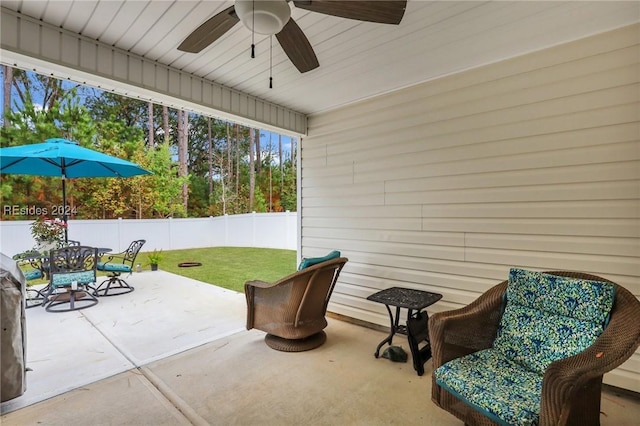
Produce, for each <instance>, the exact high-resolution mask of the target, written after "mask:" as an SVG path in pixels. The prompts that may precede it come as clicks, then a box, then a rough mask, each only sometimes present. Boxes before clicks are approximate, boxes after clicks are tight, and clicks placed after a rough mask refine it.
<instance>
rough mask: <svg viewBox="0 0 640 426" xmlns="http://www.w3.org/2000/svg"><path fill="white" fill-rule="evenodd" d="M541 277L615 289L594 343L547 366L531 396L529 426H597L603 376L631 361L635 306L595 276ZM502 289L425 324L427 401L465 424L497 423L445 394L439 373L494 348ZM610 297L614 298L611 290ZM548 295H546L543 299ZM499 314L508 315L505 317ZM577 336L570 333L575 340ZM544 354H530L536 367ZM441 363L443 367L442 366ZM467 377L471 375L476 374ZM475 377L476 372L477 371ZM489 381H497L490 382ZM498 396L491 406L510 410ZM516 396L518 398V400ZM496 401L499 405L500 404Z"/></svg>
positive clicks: (637, 327)
mask: <svg viewBox="0 0 640 426" xmlns="http://www.w3.org/2000/svg"><path fill="white" fill-rule="evenodd" d="M546 274H550V275H553V276H557V277H558V276H559V277H570V278H577V279H581V280H593V281H599V282H604V283H610V284H611V285H613V286H614V289H615V290H614V291H615V296H613V295H612V296H610V299H611V302H612V304H613V307H612V308H611V311H610V314H609V317H608V324H607V322H606V320H605V322H604V327H605V328H604V331H602V332H601V334H599V336H597V335H596V336H595V337H594V339H595V340H594V341H593V342H592V343H591V344H590V345H589V346H587V347H586V349H584V350H581V351H579V352H578V353H577V354H575V355H573V356H569V357H565V358H561V359H557V358H556V360H555V361H549V362H550V364H548V366H546V367H545V368H544V369H543V370H542V372H541V373H539V375H538V378H539V380H540V381H541V391H537V390H532V391H531V392H532V393H531V395H534V396H535V398H539V401H538V402H539V405H537V406H538V408H539V411H538V413H534V415H537V416H538V419H534V422H535V421H538V422H539V423H534V424H539V425H598V424H600V420H599V416H600V398H601V396H600V392H601V387H602V376H603V374H604V373H606V372H608V371H610V370H613V369H614V368H616V367H617V366H619V365H620V364H622V363H623V362H624V361H625V360H627V359H628V358H629V357H631V355H632V354H633V353H634V352H635V350H636V349H637V348H638V346H639V344H640V302H638V300H637V299H636V297H635V296H634V295H633V294H632V293H630V292H629V291H627V290H626V289H624V288H623V287H621V286H619V285H617V284H615V283H612V282H611V281H608V280H605V279H603V278H600V277H598V276H594V275H588V274H583V273H577V272H565V271H552V272H547V273H546ZM561 280H562V279H561ZM507 286H508V281H504V282H502V283H500V284H498V285H497V286H495V287H492V288H491V289H489V290H488V291H487V292H485V293H484V294H483V295H482V296H480V297H479V298H478V299H477V300H475V301H474V302H473V303H471V304H470V305H469V306H467V307H464V308H462V309H458V310H454V311H449V312H440V313H437V314H435V315H433V316H431V318H430V319H429V332H430V336H431V345H432V351H433V369H434V373H433V388H432V400H433V401H434V402H435V403H436V405H438V406H439V407H441V408H443V409H445V410H447V411H449V412H451V413H452V414H454V415H455V416H456V417H458V418H459V419H461V420H463V421H464V422H465V424H468V425H494V424H499V423H498V422H496V421H494V420H495V419H492V418H491V416H490V415H487V411H484V413H483V410H482V407H480V408H479V407H478V406H477V405H476V406H474V404H470V403H469V401H465V400H464V396H462V395H461V393H458V392H455V390H454V391H451V388H449V389H445V388H446V387H447V383H443V382H442V374H443V373H442V372H443V370H442V369H444V370H446V369H447V366H451V365H460V364H461V363H462V362H463V361H461V360H469V359H471V360H472V361H473V360H474V359H477V358H478V355H479V354H482V353H487V352H490V351H491V349H489V348H492V349H493V348H494V346H495V341H496V340H497V336H499V335H500V333H501V332H502V331H501V330H502V329H501V327H504V325H502V324H501V320H502V316H503V309H505V308H504V307H503V300H505V299H503V298H504V297H505V292H506V291H507V288H508V287H507ZM611 293H612V294H613V291H612V292H611ZM548 295H549V293H548V292H547V293H545V296H544V297H547V296H548ZM507 304H508V302H507ZM504 315H505V317H506V316H507V314H504ZM499 326H500V327H499ZM561 328H562V327H561ZM516 331H517V330H516ZM548 331H549V330H547V333H545V332H543V334H546V335H547V336H548V335H551V334H553V333H550V332H548ZM523 334H524V333H523ZM578 334H579V333H575V334H574V336H575V335H578ZM514 353H515V355H516V358H517V356H518V355H519V354H518V352H517V351H514ZM543 355H544V354H539V353H537V354H535V358H536V359H535V362H537V361H538V360H539V359H540V358H541V357H542V356H543ZM450 361H451V363H449V362H450ZM447 363H448V364H447ZM445 364H447V366H445V367H442V366H443V365H445ZM471 368H475V369H477V366H476V365H474V366H473V367H471ZM476 371H477V370H476ZM472 373H474V372H473V371H472ZM472 375H474V376H475V373H474V374H472ZM478 375H481V373H480V372H478ZM466 377H470V376H466ZM472 380H473V379H470V380H469V381H472ZM490 381H493V382H497V381H498V380H497V379H496V378H495V377H492V378H491V380H490ZM538 384H540V382H538ZM488 386H489V387H491V386H492V385H491V384H489V385H488ZM450 391H451V392H450ZM526 392H530V391H526ZM498 393H500V395H496V396H498V397H499V398H495V401H498V402H496V403H495V404H498V405H499V404H500V403H503V404H504V405H505V407H507V408H508V409H511V408H512V407H513V405H512V406H511V407H509V402H508V401H507V402H505V401H504V398H505V394H508V393H509V391H508V390H505V389H504V388H503V389H501V390H500V391H499V392H494V394H498ZM454 394H457V395H454ZM521 395H522V394H519V396H518V398H520V397H521ZM500 399H502V401H499V400H500ZM489 414H490V413H489ZM498 418H499V419H502V418H500V417H498ZM518 423H519V424H529V423H526V422H523V423H520V422H518Z"/></svg>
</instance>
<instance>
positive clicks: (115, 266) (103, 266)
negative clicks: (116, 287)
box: [98, 262, 131, 272]
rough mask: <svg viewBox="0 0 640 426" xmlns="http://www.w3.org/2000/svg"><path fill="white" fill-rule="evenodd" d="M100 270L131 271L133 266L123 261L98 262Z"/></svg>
mask: <svg viewBox="0 0 640 426" xmlns="http://www.w3.org/2000/svg"><path fill="white" fill-rule="evenodd" d="M98 270H99V271H107V272H131V266H129V265H125V264H123V263H102V262H99V263H98Z"/></svg>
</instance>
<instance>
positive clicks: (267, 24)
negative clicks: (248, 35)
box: [234, 0, 291, 35]
mask: <svg viewBox="0 0 640 426" xmlns="http://www.w3.org/2000/svg"><path fill="white" fill-rule="evenodd" d="M234 7H235V11H236V14H237V15H238V18H240V21H241V22H242V24H243V25H244V26H245V27H247V28H248V29H249V30H250V31H255V32H256V33H258V34H265V35H273V34H278V33H279V32H280V31H281V30H282V28H283V27H284V26H285V24H286V23H287V22H288V21H289V18H290V17H291V8H290V7H289V4H288V3H287V1H286V0H236V2H235V6H234Z"/></svg>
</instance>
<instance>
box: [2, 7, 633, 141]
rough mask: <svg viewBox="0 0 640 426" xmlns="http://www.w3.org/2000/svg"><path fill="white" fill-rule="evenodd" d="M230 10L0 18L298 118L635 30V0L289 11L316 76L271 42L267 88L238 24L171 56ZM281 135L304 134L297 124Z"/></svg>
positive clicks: (91, 11)
mask: <svg viewBox="0 0 640 426" xmlns="http://www.w3.org/2000/svg"><path fill="white" fill-rule="evenodd" d="M353 1H357V0H353ZM232 5H233V2H232V1H211V0H176V1H168V0H121V1H118V0H76V1H72V0H2V14H3V16H4V15H8V14H9V12H10V13H17V14H18V15H17V16H29V17H32V18H33V19H35V22H41V23H43V24H44V25H49V24H50V25H51V26H52V27H53V28H62V29H65V30H67V31H69V32H71V33H76V34H81V35H82V36H83V39H84V40H94V41H96V40H97V41H98V42H99V43H103V44H104V45H105V46H109V47H111V48H113V49H116V50H118V51H121V52H126V53H127V54H130V55H134V56H135V57H137V58H141V59H144V60H145V61H150V63H154V64H157V66H161V67H167V68H168V69H171V70H176V71H177V72H181V73H184V74H185V75H189V76H192V77H193V78H194V79H195V78H197V79H200V80H201V81H203V82H214V84H217V85H220V86H222V87H225V88H228V89H230V90H232V91H233V92H234V93H239V94H243V95H244V96H247V97H250V98H251V99H256V100H263V101H264V102H266V103H268V104H271V105H274V106H276V108H278V106H281V107H280V108H284V109H285V110H289V111H296V112H297V113H300V114H302V115H310V114H316V113H319V112H323V111H328V110H332V109H335V108H338V107H341V106H345V105H348V104H351V103H353V102H357V101H360V100H364V99H368V98H371V97H374V96H377V95H380V94H383V93H387V92H391V91H394V90H398V89H400V88H404V87H409V86H412V85H415V84H419V83H421V82H424V81H428V80H432V79H435V78H439V77H442V76H445V75H449V74H452V73H456V72H460V71H463V70H467V69H471V68H475V67H478V66H482V65H486V64H489V63H494V62H497V61H500V60H504V59H508V58H511V57H514V56H520V55H523V54H526V53H529V52H532V51H536V50H540V49H544V48H548V47H551V46H554V45H558V44H562V43H566V42H569V41H572V40H576V39H580V38H583V37H587V36H589V35H593V34H597V33H601V32H605V31H608V30H612V29H615V28H619V27H622V26H626V25H630V24H633V23H636V22H640V2H636V1H622V2H618V1H566V2H561V1H548V2H547V1H486V2H482V1H466V2H461V1H424V0H409V1H408V3H407V10H406V13H405V16H404V18H403V20H402V22H401V23H400V25H398V26H394V25H384V24H374V23H367V22H359V21H353V20H349V19H344V18H337V17H333V16H327V15H322V14H319V13H315V12H309V11H306V10H303V9H298V8H296V7H295V6H294V5H293V4H292V3H290V7H291V13H292V14H291V16H292V17H293V18H294V19H295V21H296V22H297V24H298V25H299V26H300V28H301V29H302V30H303V31H304V33H305V35H306V36H307V38H308V39H309V41H310V43H311V45H312V46H313V49H314V51H315V53H316V55H317V57H318V60H319V62H320V67H319V68H317V69H315V70H313V71H310V72H307V73H304V74H300V73H299V72H298V71H297V70H296V69H295V67H294V66H293V65H292V64H291V62H290V61H289V59H288V58H287V57H286V55H285V54H284V52H283V51H282V49H281V48H280V46H279V45H278V44H277V42H276V41H275V39H274V42H273V77H274V87H273V89H269V85H268V77H269V44H270V43H269V38H268V37H264V36H257V35H256V38H255V41H256V54H257V57H256V58H255V59H251V58H250V54H249V51H250V44H251V33H250V32H249V31H248V30H247V29H246V28H244V27H243V26H242V25H241V24H237V25H235V26H234V27H233V28H232V29H231V30H229V31H228V32H227V33H226V34H225V35H224V36H222V37H221V38H220V39H219V40H217V41H216V42H215V43H213V44H212V45H210V46H208V47H207V48H205V49H204V50H203V51H201V52H200V53H198V54H192V53H185V52H181V51H179V50H178V49H177V47H178V45H179V44H180V43H181V42H182V41H183V40H184V38H185V37H186V36H187V35H189V34H190V32H191V31H193V30H194V29H195V28H197V27H198V26H199V25H200V24H202V23H203V22H204V21H206V20H207V19H209V18H210V17H211V16H213V15H215V14H216V13H218V12H220V11H222V10H224V9H226V8H228V7H230V6H232ZM3 38H4V30H3ZM43 42H44V41H43ZM3 43H4V41H3ZM19 53H24V54H25V55H27V56H31V54H26V53H25V52H19ZM118 84H120V83H118ZM297 113H295V114H297ZM287 119H289V120H290V119H291V118H287ZM296 120H297V118H296ZM258 121H260V120H258ZM287 127H289V128H296V129H298V130H296V132H300V133H304V132H303V131H300V130H299V127H298V126H297V124H296V125H295V126H287Z"/></svg>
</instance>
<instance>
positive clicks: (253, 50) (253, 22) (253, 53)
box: [251, 0, 256, 59]
mask: <svg viewBox="0 0 640 426" xmlns="http://www.w3.org/2000/svg"><path fill="white" fill-rule="evenodd" d="M255 6H256V0H252V1H251V12H252V13H251V59H254V58H255V57H256V43H255V34H256V30H255V28H256V14H255V13H254V12H255Z"/></svg>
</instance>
